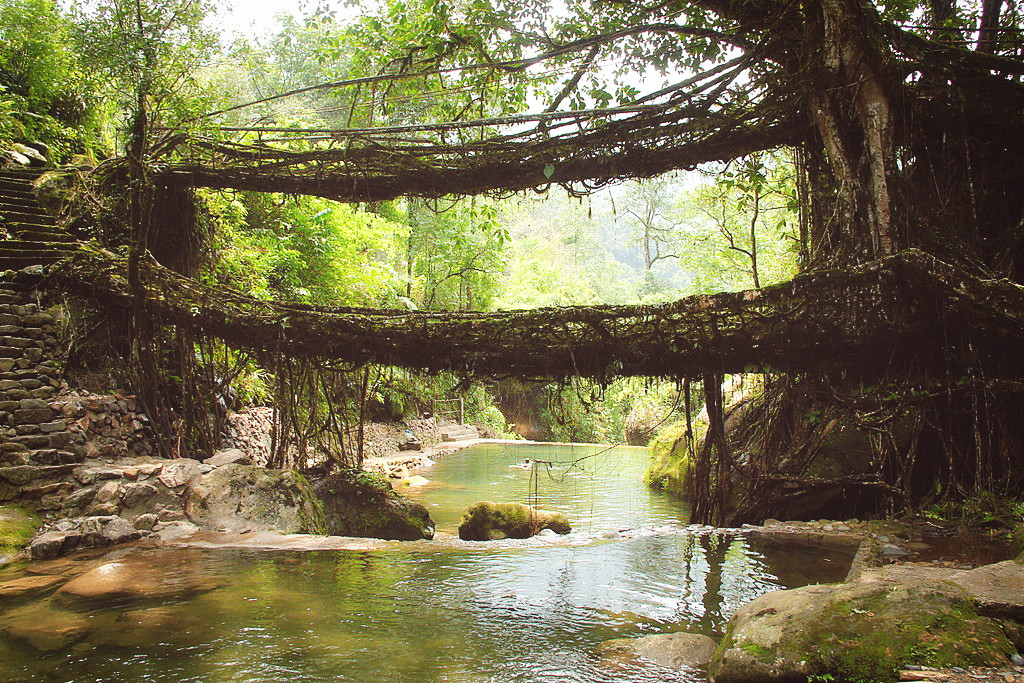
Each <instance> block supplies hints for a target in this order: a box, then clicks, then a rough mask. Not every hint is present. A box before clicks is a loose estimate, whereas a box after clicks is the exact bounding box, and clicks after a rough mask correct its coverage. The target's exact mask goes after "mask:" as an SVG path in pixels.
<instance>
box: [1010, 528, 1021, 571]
mask: <svg viewBox="0 0 1024 683" xmlns="http://www.w3.org/2000/svg"><path fill="white" fill-rule="evenodd" d="M1010 557H1013V558H1016V560H1017V561H1018V562H1020V563H1021V564H1024V524H1018V525H1017V526H1016V527H1015V528H1014V530H1013V531H1012V532H1010Z"/></svg>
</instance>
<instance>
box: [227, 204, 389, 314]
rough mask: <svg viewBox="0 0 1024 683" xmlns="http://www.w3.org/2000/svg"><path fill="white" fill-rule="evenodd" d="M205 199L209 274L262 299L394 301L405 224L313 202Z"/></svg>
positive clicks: (378, 303) (336, 302)
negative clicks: (211, 222) (211, 230)
mask: <svg viewBox="0 0 1024 683" xmlns="http://www.w3.org/2000/svg"><path fill="white" fill-rule="evenodd" d="M207 202H208V203H209V205H210V209H211V213H212V214H213V215H214V217H215V225H216V229H215V239H214V243H213V244H212V245H211V246H212V251H211V256H212V258H213V269H212V271H211V273H210V275H211V277H213V278H215V279H217V280H219V281H222V282H224V283H225V284H230V285H232V286H234V287H237V288H238V289H241V290H243V291H246V292H250V293H252V294H253V295H255V296H259V297H261V298H268V299H269V298H273V299H283V300H289V301H305V302H309V303H316V304H322V305H330V306H341V305H363V306H383V305H392V304H393V303H394V301H395V296H396V295H397V290H398V288H399V285H400V280H399V276H398V274H397V273H396V272H395V270H394V268H393V267H392V263H393V261H394V260H395V258H396V249H397V240H398V237H399V235H400V234H401V232H402V231H403V226H401V225H397V224H394V223H391V222H389V221H388V220H386V219H384V218H382V217H380V216H378V215H376V214H372V213H368V212H365V211H359V210H358V209H355V208H353V207H351V206H349V205H345V204H338V203H336V202H329V201H327V200H323V199H317V198H315V197H303V198H299V199H288V198H285V197H275V196H273V195H257V194H251V193H245V194H242V195H241V196H238V197H233V196H231V195H216V194H211V195H208V196H207Z"/></svg>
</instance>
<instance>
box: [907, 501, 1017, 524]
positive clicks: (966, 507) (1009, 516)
mask: <svg viewBox="0 0 1024 683" xmlns="http://www.w3.org/2000/svg"><path fill="white" fill-rule="evenodd" d="M922 514H923V515H924V516H925V517H927V518H929V519H934V520H937V521H941V522H945V523H951V524H964V525H967V526H971V527H980V526H987V527H992V528H1001V529H1013V528H1014V527H1016V526H1017V525H1019V524H1021V523H1022V522H1024V500H1014V499H1012V498H1006V497H1004V496H1000V495H999V494H996V493H992V492H981V493H979V494H976V495H973V496H971V497H970V498H965V499H962V500H961V499H948V500H943V501H941V502H935V503H931V504H928V505H926V506H925V507H924V509H923V512H922Z"/></svg>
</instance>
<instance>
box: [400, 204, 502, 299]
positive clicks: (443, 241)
mask: <svg viewBox="0 0 1024 683" xmlns="http://www.w3.org/2000/svg"><path fill="white" fill-rule="evenodd" d="M408 223H409V227H408V233H407V238H406V253H405V261H406V263H405V266H406V278H407V284H406V296H407V297H409V298H410V299H411V300H413V301H418V302H419V305H420V307H422V308H427V309H454V310H462V311H466V310H486V309H488V308H489V307H490V304H491V300H492V298H493V297H494V296H495V294H496V293H497V288H498V276H499V275H500V274H501V272H502V270H503V269H504V265H505V259H506V246H507V243H508V241H509V234H508V231H507V230H506V229H505V228H504V227H502V226H501V224H500V223H499V222H498V210H497V207H496V206H495V205H494V204H492V203H490V202H482V201H472V202H457V203H454V204H451V205H449V206H448V207H446V208H443V209H442V208H440V207H436V206H435V207H428V206H425V205H424V204H423V203H422V202H418V201H410V202H409V210H408Z"/></svg>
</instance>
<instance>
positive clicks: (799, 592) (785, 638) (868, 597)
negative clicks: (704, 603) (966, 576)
mask: <svg viewBox="0 0 1024 683" xmlns="http://www.w3.org/2000/svg"><path fill="white" fill-rule="evenodd" d="M1011 654H1013V646H1012V645H1011V644H1010V642H1009V641H1008V640H1007V638H1006V636H1005V635H1004V634H1003V632H1002V630H1001V629H1000V628H999V625H998V624H997V623H996V622H995V621H994V620H992V619H990V618H988V617H984V616H979V615H978V613H977V611H976V609H975V607H974V605H973V604H972V601H971V599H970V597H969V596H968V595H967V593H966V592H964V590H963V589H962V588H960V587H959V586H957V585H954V584H952V583H945V582H939V583H930V582H889V581H876V582H864V583H846V584H832V585H814V586H804V587H803V588H795V589H793V590H786V591H775V592H773V593H768V594H766V595H763V596H761V597H760V598H758V599H756V600H754V601H753V602H751V603H749V604H747V605H745V606H743V607H741V608H740V609H739V610H738V611H737V612H736V614H735V615H734V616H733V618H732V620H731V621H730V622H729V625H728V627H727V629H726V633H725V637H724V638H723V640H722V643H721V644H720V645H719V648H718V650H717V651H716V652H715V656H714V659H713V660H712V662H711V666H710V674H711V677H712V679H713V680H714V681H715V682H716V683H730V682H736V683H740V682H743V683H756V682H757V681H805V680H807V678H808V677H809V676H825V675H830V676H833V677H834V680H844V681H860V680H896V677H897V673H898V670H899V669H900V668H901V667H903V666H907V665H922V666H935V667H947V666H964V667H966V666H999V665H1005V664H1008V663H1009V657H1010V655H1011Z"/></svg>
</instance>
